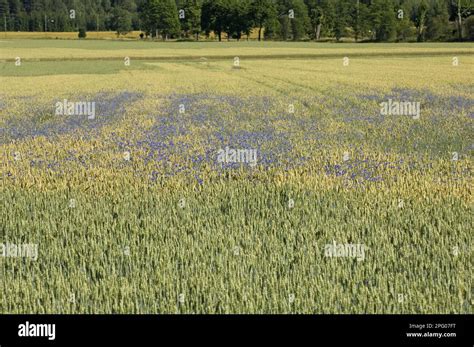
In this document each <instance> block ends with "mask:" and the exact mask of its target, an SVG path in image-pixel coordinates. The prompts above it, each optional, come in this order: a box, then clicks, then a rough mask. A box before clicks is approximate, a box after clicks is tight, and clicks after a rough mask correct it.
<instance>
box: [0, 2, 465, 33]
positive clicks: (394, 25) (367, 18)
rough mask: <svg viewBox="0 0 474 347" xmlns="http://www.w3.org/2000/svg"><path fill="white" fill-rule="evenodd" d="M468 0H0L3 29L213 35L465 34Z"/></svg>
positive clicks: (0, 17)
mask: <svg viewBox="0 0 474 347" xmlns="http://www.w3.org/2000/svg"><path fill="white" fill-rule="evenodd" d="M473 14H474V0H0V20H1V21H2V22H3V23H2V24H3V25H1V29H0V30H2V31H31V32H63V31H65V32H68V31H80V32H81V33H82V34H81V36H83V37H84V36H86V32H87V31H107V30H110V31H115V32H116V33H117V36H120V35H124V34H126V33H128V32H130V31H132V30H139V31H142V32H143V34H141V35H140V36H141V37H142V38H152V39H160V40H169V39H180V40H199V39H200V37H202V35H205V36H206V37H207V38H209V37H210V34H211V33H213V34H214V35H212V36H213V37H216V39H218V40H219V41H220V40H222V39H223V38H224V37H225V38H226V39H235V40H240V39H248V37H249V35H250V32H251V31H252V30H255V31H257V32H258V35H257V37H258V40H281V41H286V40H293V41H300V40H316V41H318V40H319V41H321V40H337V41H341V40H351V41H354V40H355V41H357V42H360V41H365V42H366V41H379V42H410V41H418V42H423V41H467V40H469V41H472V40H474V15H473Z"/></svg>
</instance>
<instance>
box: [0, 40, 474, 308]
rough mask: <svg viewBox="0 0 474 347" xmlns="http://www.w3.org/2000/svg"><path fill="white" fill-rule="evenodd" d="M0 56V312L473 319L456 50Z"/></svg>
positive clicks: (460, 60) (158, 47)
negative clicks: (401, 106) (408, 109)
mask: <svg viewBox="0 0 474 347" xmlns="http://www.w3.org/2000/svg"><path fill="white" fill-rule="evenodd" d="M0 40H1V39H0ZM0 47H1V50H0V60H1V61H0V71H1V74H0V85H1V88H0V135H1V137H0V148H1V151H0V153H1V164H0V170H1V175H0V177H1V178H2V180H1V204H2V208H1V209H0V246H1V245H3V248H0V251H2V252H0V271H1V273H0V276H1V278H2V281H1V283H0V312H2V313H473V306H472V305H473V298H472V231H473V219H472V215H473V214H472V212H473V211H472V203H473V199H472V151H473V149H474V147H473V146H474V145H473V144H474V138H473V114H474V113H473V111H474V97H473V92H474V84H473V80H472V72H473V71H474V58H473V55H472V53H473V52H474V45H473V44H467V43H466V44H400V45H394V44H364V45H352V44H341V45H331V44H312V43H288V44H287V46H285V44H282V43H246V42H241V43H238V42H231V43H222V44H219V43H202V45H199V44H196V43H152V42H116V41H100V42H97V41H83V42H79V41H63V40H40V39H36V40H18V39H15V40H10V39H4V40H1V41H0ZM18 58H20V59H18ZM69 102H72V103H75V104H74V105H76V108H75V109H74V110H75V111H76V112H75V113H74V112H72V113H74V114H71V113H70V114H68V113H67V112H63V114H58V103H59V104H60V105H62V104H65V105H66V106H67V105H69V104H68V103H69ZM394 102H401V103H402V102H410V103H413V105H415V104H416V105H418V106H419V113H417V114H393V113H396V112H392V114H384V113H383V112H382V110H381V104H382V105H383V103H390V104H393V103H394ZM87 103H89V104H87ZM82 104H83V105H82ZM86 104H87V105H93V112H91V113H87V112H82V113H81V112H79V114H78V113H77V110H78V108H77V105H79V106H81V107H82V106H84V107H85V105H86ZM59 108H60V109H62V106H60V107H59ZM67 108H68V106H67V107H64V109H67ZM64 109H62V110H63V111H64ZM71 109H72V108H71ZM89 111H91V109H89ZM92 113H93V114H92ZM232 149H234V150H236V152H237V151H241V152H239V153H245V154H253V155H254V159H255V160H254V161H249V160H248V159H249V157H247V158H246V157H244V156H243V155H242V157H240V158H239V157H238V155H237V156H234V157H232V156H228V155H227V154H228V153H231V151H232ZM226 151H227V154H226V158H225V159H223V160H221V159H222V158H220V154H222V153H224V152H226ZM239 159H241V160H239ZM8 245H10V246H8ZM11 245H17V246H18V249H17V252H16V255H15V254H14V253H15V252H13V251H12V248H11V247H12V246H11ZM20 245H36V248H35V249H36V253H35V252H33V248H31V249H30V250H31V252H27V251H26V250H25V252H23V254H20V253H21V252H20V250H19V247H20ZM332 245H334V248H331V247H332ZM337 245H342V246H344V245H349V246H346V248H344V249H345V251H344V250H342V251H341V252H339V253H338V252H336V251H334V252H333V253H331V252H330V251H328V249H334V250H336V249H338V248H337ZM8 247H10V248H8ZM7 249H9V250H7ZM341 249H342V248H341ZM348 249H349V251H347V250H348ZM2 253H3V257H2V256H1V255H2ZM32 254H35V255H36V256H31V255H32ZM331 254H332V255H331Z"/></svg>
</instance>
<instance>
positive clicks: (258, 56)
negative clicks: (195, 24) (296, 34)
mask: <svg viewBox="0 0 474 347" xmlns="http://www.w3.org/2000/svg"><path fill="white" fill-rule="evenodd" d="M472 54H473V51H471V50H452V51H449V52H446V51H431V52H430V51H425V52H410V51H402V52H393V51H391V52H390V51H387V52H334V53H317V54H313V53H309V54H271V55H268V54H267V55H265V54H263V55H261V54H244V55H240V56H239V57H240V58H245V59H249V60H285V59H293V60H294V59H296V60H298V59H330V58H342V57H344V56H349V57H351V58H354V57H355V58H365V57H379V58H380V57H381V58H384V57H386V58H393V57H416V56H419V57H432V56H452V55H472ZM128 57H129V58H130V60H151V61H164V62H178V61H202V59H203V58H204V59H206V60H207V61H220V60H229V59H231V60H232V59H234V57H235V54H232V55H229V54H227V55H211V56H133V55H128ZM98 60H99V61H115V60H123V56H116V57H61V58H49V57H44V58H22V61H26V62H43V61H46V62H47V61H49V62H51V61H58V62H61V61H98ZM14 61H15V58H7V59H0V62H14Z"/></svg>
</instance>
